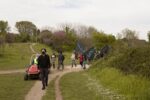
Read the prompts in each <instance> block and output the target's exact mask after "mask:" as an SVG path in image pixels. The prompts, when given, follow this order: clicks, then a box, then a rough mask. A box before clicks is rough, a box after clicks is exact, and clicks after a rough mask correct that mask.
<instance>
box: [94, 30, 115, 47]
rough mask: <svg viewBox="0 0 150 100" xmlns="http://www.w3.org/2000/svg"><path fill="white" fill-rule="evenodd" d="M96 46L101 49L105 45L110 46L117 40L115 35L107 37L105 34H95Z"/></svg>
mask: <svg viewBox="0 0 150 100" xmlns="http://www.w3.org/2000/svg"><path fill="white" fill-rule="evenodd" d="M92 39H93V43H94V46H95V47H96V48H97V49H99V48H101V47H103V46H105V45H110V44H112V43H114V42H115V40H116V38H115V36H113V35H107V34H105V33H104V32H95V33H93V35H92Z"/></svg>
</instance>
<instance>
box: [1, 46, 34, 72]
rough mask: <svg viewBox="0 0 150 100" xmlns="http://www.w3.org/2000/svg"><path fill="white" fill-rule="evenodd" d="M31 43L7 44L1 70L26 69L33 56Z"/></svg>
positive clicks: (2, 56)
mask: <svg viewBox="0 0 150 100" xmlns="http://www.w3.org/2000/svg"><path fill="white" fill-rule="evenodd" d="M29 45H30V44H29V43H14V44H11V45H9V44H5V46H4V51H3V53H2V55H1V56H0V70H8V69H20V68H24V67H25V65H27V64H28V63H29V61H30V56H31V54H32V52H31V50H30V48H29Z"/></svg>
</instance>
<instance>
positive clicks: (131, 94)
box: [89, 66, 150, 100]
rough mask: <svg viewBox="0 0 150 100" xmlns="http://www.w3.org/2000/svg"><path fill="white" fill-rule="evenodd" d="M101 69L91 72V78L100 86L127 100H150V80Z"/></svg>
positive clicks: (114, 70)
mask: <svg viewBox="0 0 150 100" xmlns="http://www.w3.org/2000/svg"><path fill="white" fill-rule="evenodd" d="M99 67H100V66H99ZM99 67H98V66H97V68H92V69H91V70H90V71H89V74H90V76H92V77H93V78H94V79H96V80H97V81H98V82H99V84H102V85H103V86H105V87H107V88H110V89H111V90H113V91H116V92H118V93H120V94H122V95H124V96H125V98H126V100H150V80H148V79H146V78H143V77H138V76H136V75H125V74H123V73H122V72H121V71H120V70H117V69H115V68H109V67H105V68H99Z"/></svg>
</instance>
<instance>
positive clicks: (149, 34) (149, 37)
mask: <svg viewBox="0 0 150 100" xmlns="http://www.w3.org/2000/svg"><path fill="white" fill-rule="evenodd" d="M147 36H148V41H149V43H150V31H148V33H147Z"/></svg>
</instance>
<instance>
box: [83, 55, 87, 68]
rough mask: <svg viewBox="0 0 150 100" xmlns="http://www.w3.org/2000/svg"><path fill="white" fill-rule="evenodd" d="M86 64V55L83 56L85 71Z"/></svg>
mask: <svg viewBox="0 0 150 100" xmlns="http://www.w3.org/2000/svg"><path fill="white" fill-rule="evenodd" d="M86 64H87V55H86V54H83V69H86Z"/></svg>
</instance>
